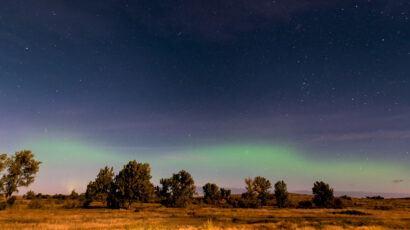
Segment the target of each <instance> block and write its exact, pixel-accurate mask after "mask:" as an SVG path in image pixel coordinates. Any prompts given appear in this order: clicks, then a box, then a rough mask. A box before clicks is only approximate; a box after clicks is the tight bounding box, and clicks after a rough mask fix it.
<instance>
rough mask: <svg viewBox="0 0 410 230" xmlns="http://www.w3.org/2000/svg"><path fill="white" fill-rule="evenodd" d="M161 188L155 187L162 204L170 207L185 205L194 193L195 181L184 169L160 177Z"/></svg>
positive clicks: (189, 201)
mask: <svg viewBox="0 0 410 230" xmlns="http://www.w3.org/2000/svg"><path fill="white" fill-rule="evenodd" d="M160 183H161V185H162V188H159V187H158V189H157V191H158V194H160V195H161V197H162V198H163V202H162V203H163V204H164V205H166V206H171V207H186V206H187V205H189V204H190V203H191V201H192V199H193V197H194V194H195V188H196V187H195V183H194V179H192V176H191V174H189V173H188V172H187V171H185V170H181V171H179V172H178V173H174V174H173V175H172V177H171V178H168V179H161V182H160Z"/></svg>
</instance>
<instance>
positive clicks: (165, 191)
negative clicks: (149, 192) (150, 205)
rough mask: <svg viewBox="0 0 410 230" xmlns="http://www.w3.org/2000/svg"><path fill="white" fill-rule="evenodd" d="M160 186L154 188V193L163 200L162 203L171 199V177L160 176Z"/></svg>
mask: <svg viewBox="0 0 410 230" xmlns="http://www.w3.org/2000/svg"><path fill="white" fill-rule="evenodd" d="M159 183H160V184H161V187H160V186H157V187H156V188H155V193H156V195H157V197H159V198H160V199H162V200H163V203H167V202H169V201H170V199H171V179H170V178H162V179H161V180H160V182H159Z"/></svg>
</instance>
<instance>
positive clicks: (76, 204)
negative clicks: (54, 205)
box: [62, 200, 83, 209]
mask: <svg viewBox="0 0 410 230" xmlns="http://www.w3.org/2000/svg"><path fill="white" fill-rule="evenodd" d="M81 207H83V204H82V203H81V202H80V201H78V200H66V201H65V202H64V205H63V206H62V208H65V209H72V208H81Z"/></svg>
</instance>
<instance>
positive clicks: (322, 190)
mask: <svg viewBox="0 0 410 230" xmlns="http://www.w3.org/2000/svg"><path fill="white" fill-rule="evenodd" d="M312 192H313V194H314V195H315V196H314V197H313V203H314V204H315V205H316V206H317V207H330V206H332V205H333V199H334V196H333V189H332V188H330V186H329V184H326V183H325V182H323V181H320V182H319V181H316V182H315V183H314V184H313V188H312Z"/></svg>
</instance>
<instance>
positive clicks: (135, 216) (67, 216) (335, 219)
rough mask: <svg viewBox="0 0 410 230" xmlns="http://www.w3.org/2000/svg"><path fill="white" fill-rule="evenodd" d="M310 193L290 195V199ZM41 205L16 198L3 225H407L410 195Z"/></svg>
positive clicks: (0, 218) (0, 220)
mask: <svg viewBox="0 0 410 230" xmlns="http://www.w3.org/2000/svg"><path fill="white" fill-rule="evenodd" d="M308 199H310V197H309V196H305V195H295V194H293V195H292V196H291V200H292V202H298V201H300V200H308ZM42 202H43V203H44V206H43V207H42V208H33V207H31V208H29V206H28V205H29V203H30V201H28V200H22V199H19V200H17V203H16V205H15V206H14V207H12V208H8V209H6V210H3V211H0V229H334V230H336V229H363V230H365V229H369V230H370V229H374V230H376V229H409V228H410V199H385V200H370V199H354V198H353V199H352V200H351V201H346V202H345V204H346V206H347V207H346V208H344V209H296V208H289V209H278V208H275V207H269V206H267V207H265V208H262V209H232V208H213V207H209V206H205V205H193V206H192V207H190V208H186V209H174V208H165V207H162V206H160V205H159V204H143V205H135V206H134V207H133V208H131V209H129V210H110V209H105V208H101V207H98V204H95V205H94V207H93V208H89V209H82V208H69V207H70V205H67V204H66V203H65V202H61V201H57V200H52V199H49V200H42Z"/></svg>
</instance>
